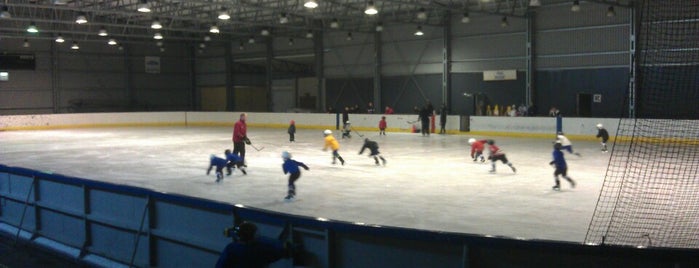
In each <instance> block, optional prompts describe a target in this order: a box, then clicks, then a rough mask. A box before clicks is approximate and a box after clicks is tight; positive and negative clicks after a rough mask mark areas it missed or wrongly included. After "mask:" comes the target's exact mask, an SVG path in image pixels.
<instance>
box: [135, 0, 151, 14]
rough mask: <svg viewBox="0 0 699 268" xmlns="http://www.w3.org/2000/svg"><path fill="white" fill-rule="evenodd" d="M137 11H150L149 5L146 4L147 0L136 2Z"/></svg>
mask: <svg viewBox="0 0 699 268" xmlns="http://www.w3.org/2000/svg"><path fill="white" fill-rule="evenodd" d="M136 10H138V12H143V13H148V12H150V5H148V0H141V3H140V4H138V9H136Z"/></svg>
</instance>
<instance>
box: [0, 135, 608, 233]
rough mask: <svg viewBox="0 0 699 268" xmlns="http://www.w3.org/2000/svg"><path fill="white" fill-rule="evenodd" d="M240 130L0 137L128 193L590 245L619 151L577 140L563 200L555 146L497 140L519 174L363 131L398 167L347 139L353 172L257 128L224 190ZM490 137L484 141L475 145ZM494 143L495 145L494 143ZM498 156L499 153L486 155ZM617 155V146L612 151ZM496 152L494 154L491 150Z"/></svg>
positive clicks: (448, 141) (310, 142)
mask: <svg viewBox="0 0 699 268" xmlns="http://www.w3.org/2000/svg"><path fill="white" fill-rule="evenodd" d="M231 132H232V127H157V128H155V127H152V128H151V127H135V128H95V129H69V130H43V131H4V132H0V151H1V153H0V163H2V164H5V165H9V166H21V167H25V168H31V169H36V170H40V171H46V172H54V173H60V174H64V175H70V176H76V177H81V178H86V179H93V180H100V181H106V182H111V183H115V184H126V185H132V186H138V187H144V188H149V189H154V190H157V191H161V192H169V193H178V194H183V195H189V196H195V197H200V198H205V199H211V200H218V201H223V202H227V203H233V204H244V205H247V206H252V207H257V208H263V209H268V210H273V211H279V212H284V213H291V214H298V215H306V216H313V217H322V218H328V219H334V220H342V221H351V222H362V223H366V224H375V225H390V226H399V227H408V228H417V229H428V230H439V231H448V232H459V233H472V234H483V235H494V236H508V237H516V238H524V239H550V240H563V241H572V242H582V241H583V240H584V239H585V234H586V232H587V228H588V225H589V222H590V219H591V217H592V214H593V211H594V208H595V204H596V201H597V198H598V195H599V192H600V188H601V186H602V182H603V180H604V174H605V171H606V169H607V164H608V161H609V154H608V153H602V152H600V150H599V149H600V148H599V143H597V142H592V141H573V148H574V149H575V150H576V151H578V152H580V153H581V154H582V157H578V156H575V155H572V154H568V153H566V154H565V156H566V160H567V161H568V167H569V168H568V171H569V172H568V174H569V175H570V176H571V177H572V178H573V179H574V180H575V181H576V182H577V186H576V187H575V188H574V189H571V187H570V185H569V184H568V182H566V181H565V180H562V181H561V186H562V190H561V191H560V192H557V191H553V190H552V189H551V186H552V185H553V184H554V181H553V171H554V169H553V168H552V167H551V166H549V164H548V163H549V162H550V161H551V158H552V156H551V152H552V141H553V138H554V137H553V135H552V137H551V139H541V138H532V139H529V138H508V137H492V138H493V139H495V140H496V144H497V145H499V146H500V147H501V149H503V150H504V151H505V152H506V153H507V157H508V158H509V160H510V161H511V162H512V163H513V164H514V166H515V167H516V168H517V173H516V174H515V173H513V172H512V170H510V168H509V167H507V166H505V165H503V164H502V163H500V162H498V163H497V173H495V174H490V173H489V172H488V171H489V169H490V167H491V165H490V163H489V162H486V163H480V162H473V161H472V160H471V158H470V157H469V150H470V147H469V145H468V142H467V141H468V138H470V137H471V136H469V135H437V134H432V135H431V136H429V137H422V136H421V135H419V134H412V133H390V132H389V133H387V134H388V135H386V136H379V135H378V131H376V132H367V131H360V134H362V135H364V136H365V138H370V139H372V140H376V141H377V142H378V143H379V145H380V151H381V153H382V155H383V156H384V157H385V158H386V159H387V160H388V163H387V165H386V166H376V165H374V160H373V159H370V158H369V157H368V151H365V152H364V155H358V152H359V150H360V148H361V147H362V144H363V139H364V138H361V137H359V136H358V135H357V133H353V136H352V138H351V139H344V140H343V139H340V136H341V135H340V134H339V132H338V131H333V132H334V133H333V134H334V135H335V137H336V138H337V139H338V141H339V142H340V144H341V148H340V155H342V157H343V158H344V159H345V160H346V162H347V163H346V164H345V165H344V166H342V165H339V164H337V165H332V164H331V157H330V156H331V152H330V151H325V152H324V151H322V150H321V149H322V147H323V135H322V130H308V129H299V130H298V132H297V134H296V142H294V143H290V142H289V138H288V134H286V129H263V128H249V129H248V137H250V139H251V140H252V142H253V145H255V146H257V147H258V148H261V147H263V148H262V150H260V151H256V150H255V149H253V148H252V147H250V146H247V156H246V160H247V163H248V169H247V171H248V174H247V175H243V174H242V173H240V171H238V170H236V171H235V172H234V174H233V175H232V176H229V177H225V179H224V180H223V182H222V183H219V184H217V183H215V182H214V181H215V179H216V177H215V175H214V172H213V171H212V173H211V175H210V176H207V175H206V174H205V173H206V169H207V168H208V165H209V156H210V155H211V154H216V155H218V156H222V155H223V151H224V149H226V148H232V143H231ZM475 138H484V137H475ZM488 138H490V137H488ZM486 148H487V147H486ZM610 148H611V146H610ZM486 150H487V149H486ZM282 151H289V152H291V154H292V156H293V159H295V160H297V161H300V162H303V163H305V164H307V165H308V166H309V167H310V171H302V176H301V178H300V179H299V180H298V181H297V182H296V187H297V199H296V200H295V201H293V202H285V201H284V200H283V198H284V196H285V195H286V191H287V178H288V175H284V174H283V173H282V169H281V164H282V159H281V157H280V154H281V152H282Z"/></svg>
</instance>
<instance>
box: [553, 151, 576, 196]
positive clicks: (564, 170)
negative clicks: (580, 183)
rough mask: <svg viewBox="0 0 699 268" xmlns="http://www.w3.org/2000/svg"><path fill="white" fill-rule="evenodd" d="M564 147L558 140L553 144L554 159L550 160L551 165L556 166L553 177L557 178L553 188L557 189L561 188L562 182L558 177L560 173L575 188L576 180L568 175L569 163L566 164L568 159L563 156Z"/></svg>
mask: <svg viewBox="0 0 699 268" xmlns="http://www.w3.org/2000/svg"><path fill="white" fill-rule="evenodd" d="M562 147H563V145H561V143H560V142H556V143H555V144H554V145H553V161H551V162H549V165H554V166H555V167H556V171H554V172H553V178H554V180H556V185H554V186H553V189H554V190H556V191H559V190H561V182H560V180H559V179H558V175H561V176H562V177H563V178H564V179H566V180H567V181H568V182H570V187H572V188H575V181H573V179H571V178H570V177H568V165H566V159H565V158H564V157H563V152H562V151H561V148H562Z"/></svg>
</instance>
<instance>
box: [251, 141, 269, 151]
mask: <svg viewBox="0 0 699 268" xmlns="http://www.w3.org/2000/svg"><path fill="white" fill-rule="evenodd" d="M249 145H250V146H252V148H254V149H255V150H256V151H258V152H259V151H262V149H264V148H265V147H264V146H260V148H257V147H255V145H252V143H250V144H249Z"/></svg>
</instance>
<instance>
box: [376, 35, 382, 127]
mask: <svg viewBox="0 0 699 268" xmlns="http://www.w3.org/2000/svg"><path fill="white" fill-rule="evenodd" d="M382 47H383V46H382V44H381V32H378V31H377V32H375V33H374V109H375V112H376V113H378V114H382V113H383V112H382V111H383V102H382V101H381V96H382V95H383V94H382V89H381V73H382V72H381V64H382V62H383V54H382V53H381V50H382Z"/></svg>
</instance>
